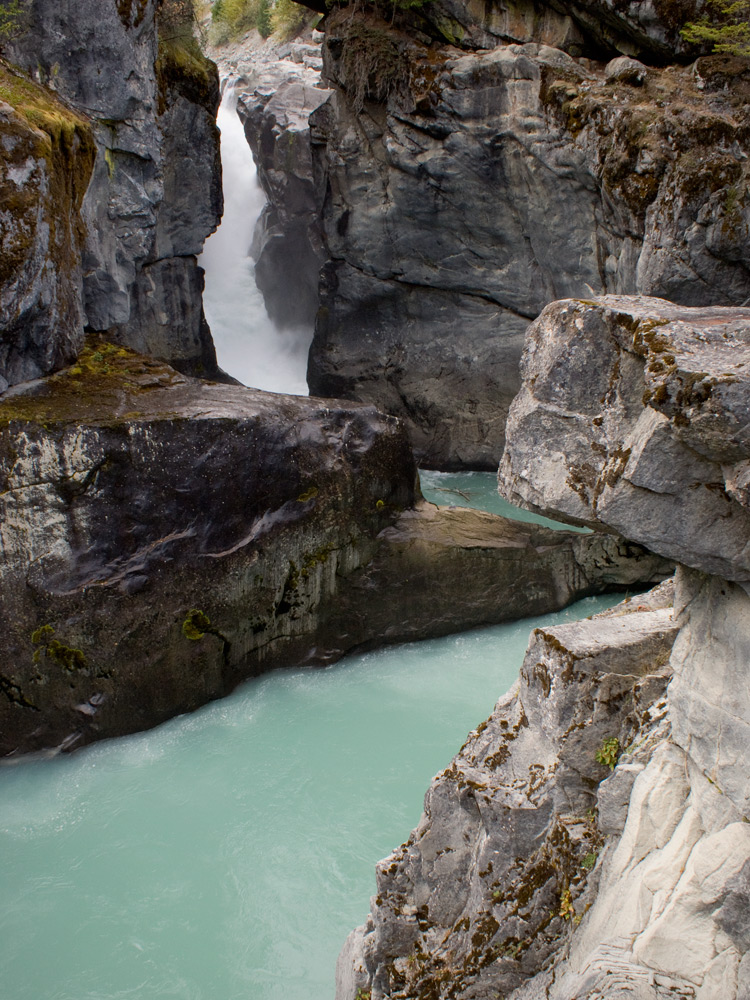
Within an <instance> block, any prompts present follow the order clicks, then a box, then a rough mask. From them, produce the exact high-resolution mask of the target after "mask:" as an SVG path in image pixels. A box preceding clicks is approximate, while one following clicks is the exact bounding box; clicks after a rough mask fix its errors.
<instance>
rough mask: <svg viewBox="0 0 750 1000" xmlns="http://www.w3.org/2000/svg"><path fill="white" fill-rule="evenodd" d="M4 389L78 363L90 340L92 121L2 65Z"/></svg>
mask: <svg viewBox="0 0 750 1000" xmlns="http://www.w3.org/2000/svg"><path fill="white" fill-rule="evenodd" d="M0 82H1V83H2V89H3V94H4V95H5V96H6V97H9V98H11V99H12V100H13V101H14V103H15V104H17V106H18V107H17V109H14V108H13V107H12V106H11V105H10V104H8V103H6V102H5V101H2V102H0V393H2V392H4V391H5V389H7V387H8V385H9V384H14V383H16V382H22V381H24V380H25V379H30V378H37V377H38V376H39V375H41V374H43V373H45V372H48V371H50V370H52V369H54V368H59V367H61V366H62V365H64V364H65V363H66V362H69V361H72V360H73V358H74V357H75V356H76V354H77V352H78V351H79V350H80V348H81V345H82V343H83V311H82V306H81V296H80V287H81V280H82V275H81V264H80V259H81V251H82V245H83V226H82V222H81V215H80V211H81V203H82V201H83V198H84V194H85V192H86V187H87V185H88V182H89V178H90V176H91V170H92V167H93V164H94V156H95V146H94V138H93V134H92V130H91V126H90V124H89V122H88V121H87V119H86V118H85V117H84V116H83V115H81V114H79V113H77V112H75V111H73V110H72V109H71V108H70V107H68V106H67V105H65V104H63V103H62V102H61V101H59V100H58V99H57V98H56V97H55V96H54V94H52V93H51V92H50V91H49V90H47V89H46V88H44V87H41V86H36V85H34V84H32V83H31V82H30V81H29V80H27V79H26V78H25V77H23V76H21V75H20V74H16V73H15V72H14V71H13V70H11V69H10V68H9V67H6V65H5V64H4V63H2V62H0Z"/></svg>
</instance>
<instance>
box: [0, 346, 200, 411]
mask: <svg viewBox="0 0 750 1000" xmlns="http://www.w3.org/2000/svg"><path fill="white" fill-rule="evenodd" d="M182 382H184V379H183V377H182V376H181V375H179V374H178V373H177V372H176V371H175V370H174V369H173V368H170V367H169V365H166V364H163V363H162V362H160V361H154V360H153V359H152V358H147V357H144V356H143V355H141V354H136V352H135V351H131V350H129V349H128V348H126V347H120V346H119V345H117V344H110V343H106V342H103V341H100V340H99V339H98V338H96V337H91V338H89V339H88V340H87V341H86V345H85V347H84V349H83V351H82V352H81V354H80V356H79V357H78V359H77V360H76V362H75V364H73V365H72V366H71V367H70V368H66V369H64V370H63V371H61V372H58V373H57V374H55V375H50V376H49V377H48V378H45V379H41V380H39V381H38V382H35V383H33V384H32V385H30V386H26V387H22V388H20V389H19V390H17V391H14V390H11V391H10V392H9V393H6V395H5V396H3V397H2V398H0V427H2V426H7V425H8V424H11V423H13V422H15V421H22V422H24V423H28V422H30V423H36V424H42V425H44V426H49V425H53V424H69V423H81V422H90V423H97V424H112V423H120V422H122V421H123V420H127V419H134V418H136V417H137V408H136V404H137V396H138V395H139V394H143V393H147V392H151V391H153V390H155V389H164V388H167V387H169V386H172V385H176V384H181V383H182ZM128 397H132V398H128ZM115 414H120V416H115Z"/></svg>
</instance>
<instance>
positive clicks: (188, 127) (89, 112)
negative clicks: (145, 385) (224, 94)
mask: <svg viewBox="0 0 750 1000" xmlns="http://www.w3.org/2000/svg"><path fill="white" fill-rule="evenodd" d="M156 8H157V5H156V4H155V3H154V0H138V2H133V3H124V4H123V3H119V4H118V3H115V2H114V0H106V2H99V0H81V2H71V0H64V2H58V0H54V2H53V0H34V3H33V5H32V8H31V16H30V28H29V31H28V32H27V33H26V34H25V35H24V36H22V37H21V38H19V39H18V40H16V41H15V42H14V43H13V45H12V47H11V48H10V55H11V58H12V59H13V60H14V62H16V63H17V64H18V65H20V66H22V67H24V68H25V69H26V70H28V71H29V72H30V73H31V74H32V75H34V76H35V77H36V78H37V79H38V80H40V82H42V83H44V84H46V85H48V86H49V87H51V88H53V89H54V90H55V91H56V92H57V93H58V94H59V95H60V96H61V97H62V98H63V99H64V100H66V101H68V102H70V103H71V104H72V105H73V107H74V108H77V109H79V110H80V111H81V112H82V113H83V114H84V115H85V116H87V117H88V118H89V119H90V120H91V122H92V126H93V131H94V136H95V140H96V146H97V160H96V165H95V167H94V171H93V175H92V177H91V181H90V183H89V185H88V189H87V191H86V195H85V198H84V200H83V204H82V205H81V206H80V215H81V219H82V222H83V225H84V226H85V230H86V235H85V239H84V246H83V254H82V272H83V273H82V275H80V274H78V275H71V276H70V277H69V278H68V285H69V287H68V288H67V290H66V291H65V293H64V294H65V295H67V296H68V297H69V298H73V299H77V300H78V313H79V318H80V319H82V321H83V323H84V324H85V325H87V326H88V327H89V328H90V329H94V330H101V331H110V335H111V336H118V335H119V336H120V337H121V338H122V340H123V342H124V343H132V342H133V341H132V338H131V333H132V331H135V330H137V331H139V336H140V337H141V339H142V340H145V341H146V342H147V343H153V344H159V345H160V347H161V348H162V349H161V350H160V351H159V356H160V357H162V358H164V359H166V360H170V361H173V362H174V363H175V364H176V365H177V366H178V367H181V368H183V369H184V370H186V371H195V370H200V366H203V370H204V371H205V372H206V374H209V373H212V374H217V369H216V360H215V356H214V355H213V354H212V351H213V347H212V345H211V341H210V336H209V334H208V330H207V327H206V325H205V321H203V319H202V312H201V301H200V288H201V284H200V276H199V274H198V270H197V264H196V261H195V256H196V254H198V253H200V250H201V247H202V245H203V241H204V239H205V238H206V236H207V235H208V234H209V233H210V232H212V231H213V230H214V229H215V228H216V226H217V224H218V221H219V217H220V214H221V204H222V202H221V180H220V166H219V159H218V133H217V131H216V126H215V116H216V107H217V104H218V79H217V77H216V71H215V67H213V66H212V64H211V63H209V62H208V60H206V59H205V58H204V57H203V56H202V55H201V54H200V52H199V50H198V48H197V46H196V45H195V43H193V42H192V41H191V39H190V38H189V35H187V34H185V31H184V29H182V28H178V27H177V26H175V24H173V23H172V21H171V20H170V18H169V17H168V14H167V13H166V11H167V10H168V8H164V10H163V11H162V10H161V8H160V9H159V12H157V11H156ZM78 225H79V226H80V225H81V223H80V222H79V223H78ZM178 261H179V263H176V262H178ZM169 262H173V263H172V264H171V265H170V263H169ZM161 265H165V266H166V267H167V268H169V267H170V266H172V267H173V268H174V267H176V269H177V270H179V271H180V272H181V274H182V275H183V277H182V279H181V280H180V281H179V282H178V284H177V286H176V288H175V289H173V290H171V291H170V292H168V293H167V294H168V296H169V301H168V303H167V300H166V299H165V298H164V296H163V295H162V301H161V303H159V305H158V306H155V305H154V297H155V296H156V297H157V298H158V297H159V293H158V291H155V288H156V287H158V286H159V285H160V283H163V282H162V278H163V273H164V272H163V267H162V266H161ZM145 269H150V272H151V273H150V274H146V273H145ZM190 271H192V272H193V273H192V274H189V273H188V272H190ZM156 274H158V275H159V276H158V277H156V278H155V275H156ZM81 279H82V281H81ZM166 304H168V305H169V306H170V307H172V308H174V307H175V306H176V307H177V310H176V311H173V312H172V313H171V315H170V316H169V318H168V320H167V318H166V317H165V316H164V315H163V313H160V307H161V306H162V305H166ZM80 319H79V328H78V331H77V336H78V338H79V340H78V346H80V343H81V340H82V326H81V325H80ZM167 327H170V329H169V330H168V336H167V343H166V345H165V337H164V334H165V330H167ZM165 347H166V349H165ZM54 367H55V364H54V363H52V364H50V365H48V366H47V367H45V368H44V369H43V371H49V370H50V369H51V368H54ZM33 374H39V372H34V373H33ZM27 377H28V376H27ZM14 381H15V379H14Z"/></svg>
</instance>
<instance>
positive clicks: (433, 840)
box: [337, 601, 676, 1000]
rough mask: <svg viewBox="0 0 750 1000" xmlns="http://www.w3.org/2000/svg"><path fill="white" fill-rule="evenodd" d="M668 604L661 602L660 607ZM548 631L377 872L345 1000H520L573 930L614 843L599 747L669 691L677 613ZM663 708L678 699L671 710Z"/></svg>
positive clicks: (648, 613)
mask: <svg viewBox="0 0 750 1000" xmlns="http://www.w3.org/2000/svg"><path fill="white" fill-rule="evenodd" d="M656 603H659V602H658V601H657V602H656ZM643 606H644V607H645V608H646V610H636V608H638V607H639V605H638V604H637V603H636V602H631V603H630V604H629V605H628V606H625V607H622V606H621V607H620V609H619V612H620V613H619V614H615V615H606V616H598V617H596V618H594V619H592V620H589V621H585V622H578V623H576V624H572V625H564V626H558V627H555V628H550V629H546V628H545V629H536V630H535V632H534V633H533V634H532V637H531V642H530V645H529V649H528V651H527V654H526V658H525V660H524V664H523V667H522V669H521V674H520V680H519V684H518V686H517V688H516V689H515V690H514V691H512V692H511V693H510V694H509V695H508V696H506V697H505V698H503V699H501V700H500V701H499V702H498V704H497V706H496V708H495V711H494V713H493V715H492V716H491V717H490V718H489V719H488V720H487V722H486V723H483V724H482V725H481V726H479V727H478V728H477V729H476V730H475V731H474V732H472V733H470V734H469V737H468V740H467V742H466V744H465V745H464V747H463V748H462V749H461V751H460V752H459V754H458V755H457V756H456V757H455V758H454V760H453V762H452V763H451V765H450V767H449V768H448V769H447V770H446V771H444V772H443V773H442V774H440V775H438V776H437V778H435V780H434V781H433V783H432V785H431V787H430V789H429V790H428V792H427V795H426V797H425V811H424V815H423V817H422V820H421V821H420V824H419V826H418V827H417V829H416V830H415V831H414V833H413V834H412V836H411V837H410V839H409V841H408V842H407V843H406V844H404V845H403V846H402V847H400V848H399V849H397V850H396V851H395V852H394V853H393V854H392V855H391V856H390V857H388V858H386V859H385V860H384V861H382V862H380V864H379V865H378V867H377V895H376V896H375V897H374V898H373V900H372V907H373V909H372V913H371V916H370V918H369V919H368V921H367V923H366V924H365V926H364V928H360V929H359V930H358V931H356V932H355V933H354V935H353V936H352V937H351V938H350V939H349V941H348V943H347V946H346V948H345V949H344V952H342V957H341V960H340V963H339V974H338V989H337V998H338V1000H352V998H353V997H354V996H355V995H356V990H357V989H358V988H362V989H371V990H372V997H373V1000H381V998H383V997H394V998H395V997H414V996H434V997H436V998H443V997H451V998H469V997H472V998H484V997H486V998H488V1000H489V998H490V997H493V998H494V997H497V996H498V995H504V996H507V995H508V994H510V993H511V992H512V990H513V989H514V988H516V987H517V986H519V985H520V984H521V983H523V981H524V980H525V979H526V978H528V977H529V976H530V975H533V974H534V973H536V972H537V971H538V970H539V968H540V966H541V965H542V964H543V963H544V962H545V960H546V959H548V958H549V957H550V955H552V954H553V952H554V951H555V950H556V949H558V948H559V947H560V944H561V941H562V940H565V939H567V938H569V937H570V935H571V933H572V931H573V929H574V927H575V926H576V924H577V922H578V920H579V919H580V917H581V916H582V915H583V913H585V911H586V909H587V907H588V906H589V905H590V903H591V900H592V899H593V897H594V894H595V885H596V882H597V881H598V872H599V869H598V867H597V869H596V870H595V871H593V873H592V874H590V872H592V869H594V865H595V862H596V861H597V855H598V854H599V852H600V850H601V847H602V844H603V840H602V837H601V834H600V832H599V831H598V829H597V826H596V822H595V818H594V816H595V814H594V812H593V811H592V810H593V808H594V807H595V805H596V790H597V785H598V784H599V782H600V781H602V779H603V778H605V777H606V776H607V775H608V774H609V770H608V768H607V767H605V766H603V765H602V764H600V763H598V762H597V760H596V753H597V751H598V750H599V749H600V747H601V746H602V744H603V742H604V740H606V739H613V738H619V739H620V741H621V742H622V743H623V744H624V743H625V742H626V741H627V739H628V738H629V737H630V736H631V735H632V734H633V731H634V730H637V729H638V727H639V725H640V723H642V722H643V723H645V724H646V725H648V726H651V727H652V728H653V726H654V725H655V716H654V714H653V713H649V711H648V709H649V706H650V705H652V704H653V703H654V701H655V700H656V699H657V698H658V697H659V695H663V692H664V688H665V686H666V680H667V678H666V676H665V672H666V664H667V661H668V659H669V650H670V647H671V644H672V641H673V639H674V636H675V633H676V628H675V626H674V625H673V623H672V620H671V612H670V610H669V609H668V608H666V609H656V610H649V609H648V607H649V606H648V602H646V603H645V605H643ZM662 715H663V706H662Z"/></svg>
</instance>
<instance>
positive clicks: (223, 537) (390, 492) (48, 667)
mask: <svg viewBox="0 0 750 1000" xmlns="http://www.w3.org/2000/svg"><path fill="white" fill-rule="evenodd" d="M0 430H2V434H1V435H0V483H2V487H1V488H0V493H2V497H1V498H0V505H2V516H1V517H0V522H1V524H2V526H1V527H0V565H1V566H2V576H3V582H2V587H0V618H2V621H3V622H4V623H8V628H6V629H4V633H3V637H2V650H1V651H0V663H2V668H0V691H1V692H2V694H0V720H1V721H0V732H2V752H3V753H10V752H13V751H19V752H20V751H29V750H34V749H39V748H42V747H50V746H58V745H59V744H61V743H63V742H65V744H66V745H78V744H80V743H83V742H89V741H91V740H92V739H97V738H100V737H103V736H113V735H119V734H122V733H126V732H133V731H136V730H139V729H143V728H147V727H149V726H152V725H156V724H157V723H158V722H160V721H162V720H164V719H166V718H170V717H171V716H173V715H175V714H178V713H179V712H183V711H188V710H191V709H193V708H195V707H197V706H198V705H200V704H203V703H205V702H206V701H207V700H209V699H211V698H215V697H219V696H221V695H222V694H224V693H226V692H227V691H229V690H231V689H232V688H233V687H234V686H235V685H236V684H237V683H238V682H239V681H240V680H242V679H243V678H244V677H247V676H251V675H253V674H257V673H260V672H262V671H263V670H267V669H272V668H273V667H275V666H280V665H285V664H292V663H294V664H300V663H305V662H321V661H322V662H325V661H326V657H327V655H328V652H327V651H332V653H331V658H335V653H337V655H341V651H342V643H344V644H345V639H344V638H342V637H337V636H336V634H335V632H334V631H333V630H330V632H327V631H326V620H327V618H328V617H330V616H331V615H332V614H333V612H334V611H335V610H336V608H337V602H338V594H339V590H340V589H342V583H341V581H342V580H345V579H346V577H347V576H348V575H349V574H350V573H351V572H352V571H353V570H354V569H355V568H357V567H358V566H360V565H361V564H362V563H363V562H366V561H367V559H368V558H371V556H372V553H373V550H374V547H375V538H376V536H377V534H378V532H379V530H380V529H381V528H383V527H385V526H386V525H388V524H390V523H391V522H392V521H393V520H394V518H395V516H396V514H397V513H398V512H399V511H400V510H402V509H403V508H404V507H407V506H409V505H410V504H411V502H412V500H413V497H414V489H415V482H416V471H415V468H414V463H413V458H412V456H411V453H410V451H409V447H408V442H407V440H406V436H405V434H404V432H403V430H402V428H401V427H399V426H398V424H397V422H396V421H395V420H394V419H393V418H389V417H382V416H381V415H379V414H377V413H376V412H375V411H374V410H373V409H372V408H367V407H358V406H351V405H350V406H344V407H342V406H340V405H338V404H335V403H332V402H329V401H321V400H308V399H307V398H304V397H283V396H274V395H272V394H270V393H262V392H259V391H255V390H248V389H245V388H244V387H238V386H222V385H218V384H216V383H202V382H199V381H197V380H189V379H186V378H184V377H183V376H181V375H179V374H178V373H177V372H176V371H175V370H174V369H171V368H168V367H167V366H165V365H162V364H160V363H159V362H156V361H154V360H152V359H147V358H143V357H140V356H138V355H136V354H133V353H132V352H130V351H128V350H126V349H124V348H120V347H117V346H116V345H107V344H104V343H100V342H94V343H91V344H89V346H88V347H87V348H86V350H85V351H84V352H83V353H82V354H81V357H80V358H79V361H78V362H77V364H76V365H75V366H74V367H73V368H71V369H68V370H66V371H64V372H62V373H60V374H58V375H54V376H51V377H49V378H48V379H46V380H41V381H40V382H36V383H28V384H26V385H24V386H23V387H20V386H19V387H16V388H12V389H10V390H9V391H8V392H7V393H6V394H5V396H4V397H3V399H2V401H0ZM343 589H345V586H344V588H343ZM337 642H338V645H336V643H337ZM318 647H320V649H318ZM343 648H346V646H345V645H344V646H343Z"/></svg>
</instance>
